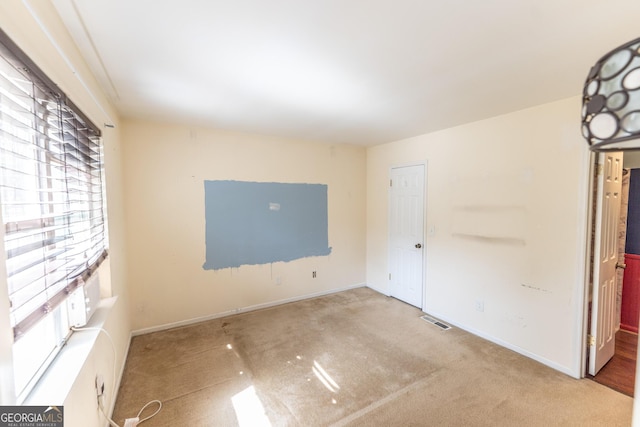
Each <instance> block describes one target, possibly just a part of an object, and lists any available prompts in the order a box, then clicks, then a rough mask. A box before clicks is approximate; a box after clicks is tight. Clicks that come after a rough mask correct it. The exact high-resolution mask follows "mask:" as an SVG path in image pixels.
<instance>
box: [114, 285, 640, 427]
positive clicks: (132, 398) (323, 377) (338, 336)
mask: <svg viewBox="0 0 640 427" xmlns="http://www.w3.org/2000/svg"><path fill="white" fill-rule="evenodd" d="M421 314H422V313H421V312H420V310H418V309H415V308H413V307H411V306H408V305H406V304H404V303H402V302H400V301H397V300H395V299H393V298H388V297H385V296H383V295H381V294H379V293H377V292H375V291H372V290H370V289H367V288H358V289H354V290H350V291H346V292H341V293H337V294H333V295H329V296H325V297H320V298H314V299H310V300H305V301H301V302H296V303H291V304H286V305H282V306H279V307H275V308H270V309H266V310H260V311H255V312H250V313H245V314H240V315H235V316H230V317H226V318H222V319H216V320H212V321H207V322H203V323H200V324H197V325H192V326H187V327H182V328H177V329H172V330H168V331H163V332H157V333H152V334H148V335H143V336H138V337H135V338H134V339H133V340H132V343H131V348H130V352H129V356H128V359H127V364H126V368H125V373H124V377H123V379H122V385H121V388H120V391H119V394H118V399H117V403H116V408H115V411H114V419H115V421H117V422H118V423H120V424H121V425H122V424H124V419H125V418H128V417H134V416H135V415H136V414H137V412H138V410H139V409H140V408H141V407H142V406H143V405H144V404H145V403H146V402H148V401H149V400H152V399H159V400H161V401H162V402H163V405H164V407H163V409H162V411H161V412H160V413H159V414H158V415H157V416H156V417H154V418H153V419H151V420H149V421H147V422H145V423H144V424H143V426H144V427H152V426H238V425H240V426H242V427H245V426H251V427H253V426H260V425H264V426H330V425H335V426H629V425H630V424H631V411H632V403H633V399H631V398H629V397H627V396H625V395H623V394H620V393H618V392H615V391H613V390H611V389H608V388H606V387H604V386H602V385H600V384H597V383H595V382H593V381H590V380H586V379H585V380H575V379H572V378H570V377H568V376H566V375H564V374H561V373H559V372H556V371H554V370H552V369H550V368H547V367H545V366H543V365H541V364H539V363H538V362H535V361H533V360H530V359H528V358H525V357H523V356H520V355H518V354H516V353H514V352H512V351H510V350H507V349H505V348H502V347H500V346H497V345H495V344H492V343H490V342H487V341H485V340H483V339H481V338H478V337H476V336H473V335H471V334H469V333H467V332H464V331H462V330H460V329H457V328H452V329H450V330H448V331H442V330H441V329H439V328H438V327H436V326H434V325H431V324H429V323H427V322H425V321H424V320H422V319H420V315H421Z"/></svg>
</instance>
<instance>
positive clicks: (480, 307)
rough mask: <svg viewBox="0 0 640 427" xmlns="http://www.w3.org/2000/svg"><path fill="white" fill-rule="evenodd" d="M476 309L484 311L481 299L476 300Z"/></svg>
mask: <svg viewBox="0 0 640 427" xmlns="http://www.w3.org/2000/svg"><path fill="white" fill-rule="evenodd" d="M476 311H480V312H483V311H484V301H483V300H481V299H477V300H476Z"/></svg>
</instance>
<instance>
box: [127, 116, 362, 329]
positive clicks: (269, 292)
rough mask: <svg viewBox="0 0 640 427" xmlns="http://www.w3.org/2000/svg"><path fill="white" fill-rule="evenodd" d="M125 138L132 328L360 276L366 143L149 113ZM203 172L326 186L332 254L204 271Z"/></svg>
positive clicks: (319, 289)
mask: <svg viewBox="0 0 640 427" xmlns="http://www.w3.org/2000/svg"><path fill="white" fill-rule="evenodd" d="M123 139H124V140H125V141H126V146H125V149H124V154H125V156H124V158H125V171H126V172H125V178H126V202H125V204H126V210H127V212H126V215H127V217H126V223H127V237H128V239H127V240H128V256H129V257H130V262H129V275H128V277H129V283H130V292H131V297H132V305H131V316H132V321H133V329H134V330H149V328H151V329H155V328H158V327H163V325H169V324H176V323H181V322H185V321H190V320H192V319H197V318H207V317H212V316H215V315H219V314H222V313H229V312H230V311H234V310H237V309H244V308H248V307H254V306H259V305H263V304H269V303H274V302H278V301H283V300H288V299H294V298H298V297H302V296H307V295H312V294H317V293H324V292H329V291H333V290H339V289H344V288H346V287H351V286H356V285H362V284H364V282H365V188H366V187H365V178H366V174H365V164H366V154H365V149H364V148H363V147H358V146H351V145H329V144H322V143H314V142H305V141H293V140H285V139H278V138H272V137H263V136H257V135H247V134H241V133H234V132H225V131H216V130H210V129H204V128H196V127H189V126H182V125H171V124H164V123H155V122H145V121H125V122H124V123H123ZM205 180H238V181H256V182H287V183H314V184H326V185H327V186H328V210H329V212H328V213H329V246H331V247H332V252H331V254H330V255H329V256H324V257H309V258H303V259H299V260H294V261H291V262H276V263H273V264H266V265H253V266H241V267H239V268H232V269H231V268H226V269H221V270H204V269H203V264H204V261H205V215H204V181H205ZM314 270H316V271H317V278H315V279H313V278H312V274H311V273H312V271H314ZM278 278H280V280H281V284H280V285H278V284H277V280H278Z"/></svg>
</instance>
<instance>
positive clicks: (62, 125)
mask: <svg viewBox="0 0 640 427" xmlns="http://www.w3.org/2000/svg"><path fill="white" fill-rule="evenodd" d="M0 56H2V58H3V59H4V60H6V61H7V62H9V63H10V64H11V65H13V67H14V68H16V70H18V71H20V72H21V74H22V75H24V76H25V78H26V79H28V80H30V81H31V83H32V84H33V87H34V88H35V87H36V86H37V87H38V88H39V90H43V91H47V92H48V93H47V95H48V96H50V97H51V99H53V100H55V101H56V102H57V106H58V111H57V113H58V114H59V116H58V117H59V118H60V122H59V129H58V138H59V139H60V141H58V142H60V143H61V144H62V145H63V146H65V147H66V146H67V144H66V142H65V137H67V136H72V137H73V142H71V143H70V144H69V146H70V147H71V148H72V149H75V150H76V151H75V152H73V153H67V152H66V151H65V152H64V153H63V154H62V156H63V157H64V158H65V160H63V162H62V163H61V165H62V167H63V168H64V170H65V171H64V172H63V175H64V179H65V182H67V184H68V182H69V181H70V178H69V177H68V175H69V168H70V162H69V161H68V159H67V157H66V156H71V158H75V161H76V163H77V164H78V165H80V167H91V166H88V165H89V162H91V160H87V158H91V159H93V158H95V157H96V156H97V158H98V161H97V163H95V164H97V165H98V167H97V174H98V179H97V180H95V181H94V180H93V179H92V178H91V177H90V178H89V179H88V181H86V184H87V187H86V188H87V190H86V191H83V190H84V188H83V190H81V191H78V192H77V193H76V194H79V195H80V199H82V201H81V202H80V205H82V206H85V207H86V205H87V204H88V205H91V204H92V203H93V198H92V197H93V196H91V193H92V191H91V190H90V188H91V187H92V186H95V187H97V189H98V191H97V193H98V194H99V196H98V199H97V200H98V202H99V205H100V206H99V208H97V209H90V211H93V210H96V211H99V212H100V213H99V226H98V228H99V231H98V233H97V234H96V235H99V238H98V250H97V251H88V253H90V254H91V257H90V258H89V259H88V260H87V262H86V264H77V265H78V266H79V268H77V269H75V270H72V271H71V272H69V273H67V275H66V276H65V281H66V284H65V286H64V287H62V289H58V290H57V291H56V292H55V293H54V295H53V296H49V295H47V300H46V303H45V304H43V305H42V306H39V308H38V309H37V310H36V311H34V312H33V313H31V314H30V315H29V316H26V317H25V318H23V319H22V320H21V321H20V322H17V321H13V322H12V321H11V320H10V319H11V316H12V314H11V312H12V310H11V309H8V312H9V316H8V317H6V315H5V310H0V316H2V317H3V318H2V319H0V322H2V323H4V322H5V321H7V320H8V321H9V322H10V325H8V329H9V330H13V341H12V344H11V351H10V352H9V353H14V354H13V362H11V363H10V364H9V365H11V369H10V370H11V374H12V375H11V376H12V377H13V379H14V380H17V378H16V369H17V368H18V366H19V365H20V363H22V362H23V361H22V360H21V356H24V354H22V355H20V354H19V355H16V354H15V351H14V350H16V349H17V348H18V349H19V348H21V347H23V346H20V345H19V344H20V342H21V340H19V338H21V337H22V335H21V334H24V337H26V336H28V335H29V333H30V332H31V331H33V329H32V328H34V326H35V325H40V327H43V328H45V329H48V330H49V331H50V332H52V333H53V334H54V335H55V337H53V338H52V341H53V343H54V345H53V347H50V346H48V347H47V348H46V349H44V350H43V351H42V354H41V355H40V358H41V359H42V363H37V367H36V368H33V369H32V370H33V372H30V373H28V374H26V377H25V374H24V373H23V374H21V375H20V376H21V377H23V379H22V380H21V381H20V384H18V386H16V383H15V381H11V383H13V385H14V389H13V390H12V391H11V392H10V393H7V392H6V391H5V392H4V393H0V402H4V401H17V402H18V403H20V402H21V401H24V399H25V398H26V397H27V395H28V393H29V391H30V390H31V388H32V387H33V386H34V385H35V384H36V383H37V380H38V378H39V376H41V375H42V373H43V372H44V371H45V370H46V368H47V367H48V365H49V364H50V363H51V362H52V361H53V359H54V358H55V356H56V355H57V353H58V352H59V351H60V349H61V348H62V347H63V346H64V344H65V343H66V341H67V339H68V338H69V336H70V334H71V333H72V331H71V329H70V327H71V326H73V325H72V324H71V320H70V318H69V315H68V311H69V310H70V309H69V307H67V306H66V304H65V302H66V301H67V298H68V296H69V295H70V294H71V293H72V292H73V291H74V290H76V289H77V288H79V287H82V286H83V285H84V282H85V281H87V280H88V278H89V277H90V276H91V275H93V274H97V272H96V270H97V269H98V267H99V266H100V264H101V263H102V261H103V260H104V259H106V257H107V254H108V253H107V248H108V238H107V230H108V229H107V227H108V225H107V212H106V192H105V180H104V151H103V148H102V140H101V138H100V137H101V131H100V129H99V128H98V127H97V126H96V125H95V124H94V123H93V122H92V121H91V120H90V119H89V118H88V117H87V116H86V115H85V114H84V113H83V112H82V111H81V110H80V109H79V108H78V107H77V106H76V105H75V104H74V103H73V102H72V101H71V100H70V99H69V98H68V97H67V96H66V95H65V94H64V92H62V91H61V90H60V88H59V87H58V86H57V85H56V84H55V83H54V82H53V81H52V80H51V79H49V77H48V76H47V75H46V74H45V73H44V72H43V71H42V70H40V68H39V67H38V66H37V65H36V64H35V63H34V62H33V61H32V60H31V59H30V58H29V57H28V56H27V55H26V54H25V53H24V52H23V51H22V50H21V49H20V48H19V47H18V46H17V45H16V44H15V43H14V42H13V41H12V40H11V39H10V38H9V37H8V36H7V34H6V33H4V32H3V31H2V29H0ZM47 99H49V97H47ZM34 114H35V112H34ZM65 114H69V115H70V117H69V119H68V121H67V119H63V118H62V117H63V116H64V115H65ZM3 120H4V119H3ZM69 122H75V123H79V124H81V125H82V132H86V133H87V134H89V135H90V136H89V137H87V140H88V139H89V138H91V141H92V142H94V143H95V147H97V153H96V152H95V150H94V151H87V150H92V149H93V148H94V147H93V146H90V145H87V144H85V146H81V144H83V143H84V139H83V138H84V137H78V134H79V132H80V130H79V129H80V126H79V125H77V126H73V125H72V126H71V130H70V132H75V135H71V134H70V133H68V132H67V130H68V129H70V128H69ZM35 132H36V130H33V132H32V133H33V134H34V135H35ZM34 139H35V136H34ZM45 140H47V141H48V139H47V138H46V137H45ZM34 147H36V145H35V143H34ZM35 149H41V150H44V151H45V155H48V154H47V153H49V152H48V151H46V150H47V149H48V148H47V147H36V148H34V150H35ZM34 159H35V158H34ZM33 161H35V160H33ZM92 164H93V163H92ZM50 166H51V164H50V163H48V160H47V162H45V168H48V167H50ZM78 170H80V168H78ZM80 173H84V174H90V175H91V176H93V174H91V171H87V169H82V171H81V172H80ZM41 178H42V176H41V175H40V174H39V172H38V173H36V179H41ZM81 182H84V181H82V180H81ZM37 188H38V189H39V190H38V191H41V189H42V188H43V187H42V186H38V187H37ZM45 188H49V189H50V187H46V186H45ZM65 192H66V196H67V202H66V203H67V204H68V205H70V204H72V203H74V202H73V201H69V199H70V197H71V196H70V195H71V193H72V191H70V188H69V186H67V187H66V190H65V191H62V193H65ZM93 193H96V192H95V188H94V192H93ZM85 196H87V197H89V201H88V202H87V201H86V200H84V197H85ZM4 203H5V204H6V200H5V201H4ZM83 203H84V204H83ZM3 209H4V206H3V200H2V198H1V197H0V220H1V221H0V223H1V224H2V230H0V239H1V241H0V253H1V255H0V263H2V266H1V267H0V275H1V276H0V283H2V285H1V286H2V287H3V288H5V289H3V290H2V292H0V296H2V297H3V298H4V295H7V299H8V300H9V302H11V299H10V296H11V294H10V290H9V283H8V277H9V271H8V268H7V262H8V258H9V257H8V255H7V250H8V249H7V247H6V246H5V242H6V238H7V234H10V232H12V231H13V230H11V229H10V227H9V226H8V224H7V222H6V221H5V219H4V218H3V215H2V210H3ZM73 212H75V211H74V210H73V209H71V210H70V211H69V213H68V215H72V214H73ZM40 214H41V215H42V212H41V213H40ZM89 217H90V218H91V220H90V221H89V223H90V224H92V223H93V221H92V220H93V218H94V217H93V214H91V213H90V214H89ZM68 227H69V229H71V226H68ZM92 231H93V227H92V226H90V227H89V228H88V229H83V231H82V233H88V234H89V236H92V234H91V233H92ZM42 234H44V232H43V233H42ZM71 235H72V236H75V235H76V234H73V233H72V234H71ZM90 242H93V237H90ZM85 257H86V256H85ZM75 259H76V260H77V259H80V258H79V257H75ZM44 262H45V261H43V263H44ZM67 279H69V280H67ZM45 289H46V287H45ZM13 323H16V324H15V325H12V324H13ZM43 324H45V326H43ZM35 329H38V328H35ZM34 334H35V332H34ZM24 337H22V339H24ZM2 338H5V337H2ZM16 343H17V344H18V345H16ZM20 352H21V353H28V351H20ZM0 356H2V358H3V359H6V358H7V355H6V353H3V354H1V355H0ZM32 364H33V363H32ZM0 365H2V366H1V367H2V371H3V373H4V371H6V370H7V368H6V367H7V364H4V363H2V364H0ZM34 366H35V365H34ZM5 378H6V377H5ZM25 378H26V379H27V380H25ZM2 385H3V388H5V387H4V386H6V383H5V381H3V384H2ZM5 390H6V388H5ZM7 394H9V395H12V396H9V397H7Z"/></svg>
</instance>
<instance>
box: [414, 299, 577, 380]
mask: <svg viewBox="0 0 640 427" xmlns="http://www.w3.org/2000/svg"><path fill="white" fill-rule="evenodd" d="M425 313H427V314H429V315H431V316H433V317H435V318H437V319H440V320H442V321H444V322H447V323H449V324H450V325H452V326H455V327H456V328H460V329H462V330H463V331H466V332H469V333H470V334H473V335H476V336H478V337H480V338H482V339H485V340H487V341H490V342H492V343H494V344H498V345H499V346H501V347H504V348H507V349H509V350H512V351H515V352H516V353H518V354H521V355H523V356H525V357H528V358H529V359H532V360H535V361H536V362H540V363H542V364H543V365H546V366H548V367H550V368H552V369H555V370H556V371H558V372H562V373H563V374H566V375H568V376H570V377H572V378H576V379H580V375H579V373H576V372H573V371H572V370H571V369H570V368H568V367H566V366H564V365H560V364H558V363H556V362H554V361H552V360H549V359H547V358H545V357H542V356H540V355H538V354H535V353H532V352H530V351H529V350H525V349H524V348H522V347H518V346H517V345H514V344H511V343H509V342H507V341H504V340H502V339H500V338H496V337H494V336H492V335H489V334H487V333H484V332H482V331H479V330H477V329H474V328H470V327H467V326H466V325H460V324H459V323H457V322H456V321H454V320H452V319H450V318H448V317H447V316H443V315H441V314H440V313H436V312H433V311H428V312H425Z"/></svg>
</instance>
